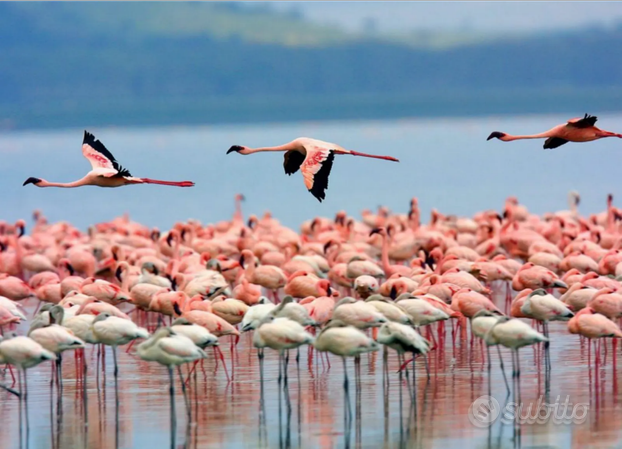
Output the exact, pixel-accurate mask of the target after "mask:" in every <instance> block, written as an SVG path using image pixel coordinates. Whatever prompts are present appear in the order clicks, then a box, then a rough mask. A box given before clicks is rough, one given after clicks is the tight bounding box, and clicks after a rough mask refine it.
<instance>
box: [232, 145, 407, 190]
mask: <svg viewBox="0 0 622 449" xmlns="http://www.w3.org/2000/svg"><path fill="white" fill-rule="evenodd" d="M261 151H285V161H284V163H283V167H284V168H285V173H286V174H288V175H292V174H294V173H296V172H297V171H298V170H299V169H300V170H301V172H302V176H303V178H304V181H305V186H306V187H307V189H308V190H309V192H311V194H312V195H313V196H314V197H316V198H317V199H318V201H320V202H322V200H323V199H325V198H326V193H325V192H326V189H327V188H328V176H329V175H330V170H331V168H332V166H333V161H334V159H335V155H336V154H350V155H352V156H364V157H371V158H375V159H384V160H387V161H395V162H399V160H397V159H395V158H394V157H391V156H376V155H373V154H366V153H359V152H358V151H352V150H346V149H345V148H343V147H341V146H340V145H337V144H334V143H329V142H323V141H321V140H317V139H310V138H308V137H299V138H297V139H294V140H292V141H291V142H289V143H286V144H284V145H280V146H276V147H263V148H250V147H244V146H240V145H233V146H232V147H231V148H229V150H228V151H227V154H229V153H232V152H237V153H239V154H243V155H247V154H253V153H259V152H261Z"/></svg>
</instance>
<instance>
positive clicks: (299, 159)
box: [283, 150, 305, 175]
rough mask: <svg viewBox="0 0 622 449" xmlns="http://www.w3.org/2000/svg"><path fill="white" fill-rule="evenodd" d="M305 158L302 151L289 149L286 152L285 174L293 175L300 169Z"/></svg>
mask: <svg viewBox="0 0 622 449" xmlns="http://www.w3.org/2000/svg"><path fill="white" fill-rule="evenodd" d="M304 160H305V156H304V154H302V153H300V152H299V151H296V150H289V151H286V152H285V155H284V161H283V168H284V169H285V174H287V175H293V174H294V173H296V172H297V171H298V169H299V168H300V166H301V165H302V163H303V162H304Z"/></svg>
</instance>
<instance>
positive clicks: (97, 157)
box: [23, 131, 194, 188]
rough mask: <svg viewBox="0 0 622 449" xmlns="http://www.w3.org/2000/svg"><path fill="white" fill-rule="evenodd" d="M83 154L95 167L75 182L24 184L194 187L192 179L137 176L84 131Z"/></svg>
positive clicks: (33, 179)
mask: <svg viewBox="0 0 622 449" xmlns="http://www.w3.org/2000/svg"><path fill="white" fill-rule="evenodd" d="M82 154H83V155H84V157H85V158H86V159H87V160H88V161H89V162H90V163H91V166H92V167H93V169H92V170H91V171H90V172H88V173H87V174H86V176H84V177H83V178H81V179H78V180H77V181H73V182H67V183H64V182H49V181H46V180H45V179H41V178H34V177H30V178H28V179H27V180H26V181H24V184H23V185H27V184H34V185H35V186H37V187H63V188H73V187H82V186H98V187H121V186H126V185H132V184H161V185H165V186H176V187H192V186H194V182H191V181H181V182H173V181H161V180H158V179H149V178H136V177H133V176H132V175H131V173H130V172H129V171H128V170H127V169H126V168H123V167H122V166H121V164H119V163H118V162H117V160H116V159H115V158H114V156H113V155H112V153H111V152H110V151H108V149H107V148H106V147H105V146H104V144H103V143H101V142H100V141H99V140H95V136H93V134H91V133H89V132H88V131H84V139H83V141H82Z"/></svg>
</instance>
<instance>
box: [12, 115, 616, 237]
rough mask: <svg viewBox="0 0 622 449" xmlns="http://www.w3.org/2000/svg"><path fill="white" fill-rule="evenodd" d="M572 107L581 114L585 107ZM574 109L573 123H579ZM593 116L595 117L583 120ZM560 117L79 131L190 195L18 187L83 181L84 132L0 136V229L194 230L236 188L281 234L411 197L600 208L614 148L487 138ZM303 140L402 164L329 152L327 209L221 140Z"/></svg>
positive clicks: (608, 188)
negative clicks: (116, 223) (46, 225)
mask: <svg viewBox="0 0 622 449" xmlns="http://www.w3.org/2000/svg"><path fill="white" fill-rule="evenodd" d="M579 112H581V115H582V113H583V111H579ZM579 112H577V114H576V115H580V114H579ZM591 112H592V113H595V114H596V112H595V111H591ZM568 118H570V117H568V116H565V115H546V116H522V117H511V116H510V117H508V116H504V117H489V118H485V117H484V118H481V117H480V118H477V119H468V118H467V119H432V120H422V119H410V120H392V121H355V122H302V123H288V124H281V125H279V124H265V125H230V126H205V127H168V128H164V127H162V128H133V129H130V128H102V129H99V128H90V127H88V126H86V125H85V127H86V128H87V129H88V130H89V131H91V132H93V133H94V134H95V136H96V137H97V138H99V139H100V140H101V141H102V142H103V143H104V144H105V145H106V146H107V147H108V149H109V150H110V151H111V152H112V153H113V154H114V155H115V157H116V158H117V159H118V160H119V161H120V162H121V164H122V165H124V166H125V167H127V168H129V169H130V171H131V172H132V174H134V175H135V176H144V177H150V178H160V179H169V180H193V181H195V182H196V186H195V187H193V188H190V189H180V188H172V187H165V186H154V185H149V186H131V187H124V188H121V189H100V188H95V187H93V188H88V187H87V188H81V189H37V188H35V187H34V186H32V185H28V186H26V187H22V183H23V181H24V180H25V179H26V178H28V177H29V176H35V177H40V178H44V179H47V180H53V181H63V182H67V181H72V180H75V179H79V178H81V177H82V176H83V175H84V174H85V173H86V172H87V171H88V170H89V169H90V166H89V164H88V162H87V161H86V160H85V159H84V158H83V157H82V154H81V144H82V135H83V129H72V130H57V131H25V132H11V133H4V134H0V155H1V156H2V164H0V188H2V191H3V195H2V196H1V198H0V207H1V208H2V212H1V213H0V217H2V218H3V219H6V220H16V219H17V218H24V217H29V216H30V214H31V212H32V210H33V209H35V208H39V209H41V210H42V211H43V212H44V214H45V215H46V216H47V217H48V219H49V220H51V221H57V220H68V221H70V222H72V223H73V224H74V225H76V226H79V227H80V228H81V229H86V227H87V226H89V225H90V224H93V223H96V222H101V221H107V220H111V219H113V218H114V217H116V216H119V215H122V214H123V213H125V212H127V213H129V214H130V217H131V218H132V219H134V220H136V221H139V222H142V223H145V224H147V225H150V226H158V227H160V228H161V229H164V228H168V227H170V226H172V225H173V224H174V223H175V222H176V221H178V220H186V219H188V218H195V219H198V220H200V221H201V222H203V223H210V222H212V223H213V222H217V221H220V220H222V219H227V218H229V217H230V216H231V215H232V213H233V209H234V204H233V198H234V196H235V194H237V193H243V194H244V195H245V196H246V199H247V201H246V203H245V204H244V212H245V214H246V216H247V215H248V214H249V213H255V214H263V212H264V211H266V210H270V211H272V213H273V214H274V216H275V217H276V218H278V219H279V220H281V222H282V223H283V224H285V225H287V226H290V227H293V228H294V229H298V227H299V225H300V223H302V221H303V220H306V219H309V218H312V217H315V216H318V215H322V216H329V217H330V216H333V215H334V214H335V213H336V212H337V211H339V210H346V211H347V212H348V213H349V214H351V215H353V216H359V214H360V212H361V210H363V209H366V208H369V209H372V210H375V209H376V208H377V206H379V205H381V204H382V205H386V206H388V207H389V208H390V209H391V210H393V211H395V212H406V211H407V210H408V205H409V202H410V199H411V198H412V197H413V196H417V197H418V198H419V202H420V207H421V209H422V213H423V219H424V220H426V221H427V219H428V217H429V212H430V210H431V209H432V208H433V207H434V208H437V209H438V210H439V211H441V212H443V213H448V214H451V213H454V214H459V215H472V214H474V213H476V212H477V211H480V210H483V209H491V208H494V209H497V210H501V209H502V207H503V203H504V200H505V198H506V197H508V196H509V195H515V196H517V197H518V199H519V200H520V201H521V202H522V203H523V204H525V205H526V206H527V207H528V208H529V209H530V210H531V211H533V212H535V213H544V212H547V211H555V210H562V209H567V208H568V206H567V194H568V191H570V190H572V189H575V190H578V191H579V192H580V194H581V199H582V202H581V205H580V211H581V212H582V213H584V214H587V213H594V212H598V211H601V210H604V208H605V201H606V196H607V194H608V193H613V194H614V196H616V195H617V194H619V193H620V192H621V190H622V189H621V188H620V182H619V170H618V168H619V166H620V164H621V163H622V152H621V151H620V148H621V145H622V141H620V140H618V139H603V140H601V141H597V142H592V143H583V144H573V143H569V144H566V145H564V146H562V147H559V148H557V149H555V150H546V151H545V150H543V149H542V144H543V142H542V140H541V139H538V140H530V141H517V142H507V143H504V142H500V141H498V140H491V141H486V138H487V137H488V135H489V134H490V132H491V131H495V130H498V131H505V132H508V133H514V134H531V133H537V132H542V131H545V130H547V129H549V128H551V127H553V126H555V125H557V124H559V123H563V122H564V121H566V120H567V119H568ZM598 125H599V126H601V127H602V128H603V129H607V130H613V131H616V130H617V131H620V129H622V115H620V114H617V115H606V116H601V117H599V122H598ZM299 136H309V137H315V138H318V139H322V140H326V141H329V142H336V143H339V144H341V145H342V146H344V147H345V148H349V149H353V150H358V151H363V152H368V153H376V154H386V155H392V156H395V157H397V158H399V159H400V161H401V162H400V163H399V164H398V163H394V162H387V161H380V160H374V159H367V158H357V157H352V156H338V157H337V158H336V161H335V164H334V165H333V169H332V174H331V177H330V186H329V189H328V191H327V197H326V200H325V201H324V202H323V203H319V202H318V201H317V200H316V199H315V198H313V197H312V196H311V194H310V193H309V192H307V190H306V188H305V187H304V184H303V182H302V177H301V175H300V174H299V173H296V174H295V175H293V176H291V177H288V176H286V175H285V174H284V172H283V167H282V163H283V156H282V155H281V154H266V153H263V154H256V155H251V156H241V155H238V154H229V155H226V154H225V153H226V151H227V149H228V148H229V147H230V146H231V145H232V144H241V145H248V146H255V147H258V146H271V145H278V144H282V143H285V142H288V141H290V140H292V139H293V138H296V137H299Z"/></svg>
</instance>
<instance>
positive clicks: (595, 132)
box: [486, 114, 622, 150]
mask: <svg viewBox="0 0 622 449" xmlns="http://www.w3.org/2000/svg"><path fill="white" fill-rule="evenodd" d="M596 120H598V119H597V118H596V117H594V116H593V115H587V114H585V116H584V117H583V118H580V117H578V118H573V119H570V120H568V122H567V123H562V124H561V125H557V126H556V127H554V128H551V129H549V130H548V131H545V132H543V133H540V134H531V135H527V136H512V135H510V134H506V133H502V132H499V131H494V132H493V133H491V134H490V136H488V139H486V140H490V139H493V138H495V137H496V138H497V139H499V140H501V141H503V142H510V141H512V140H520V139H542V138H545V137H546V138H547V139H546V140H545V141H544V146H543V148H544V149H545V150H546V149H552V148H557V147H559V146H562V145H564V144H565V143H568V142H591V141H593V140H597V139H602V138H603V137H619V138H622V134H617V133H612V132H609V131H603V130H602V129H598V128H597V127H595V126H594V124H595V123H596Z"/></svg>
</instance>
